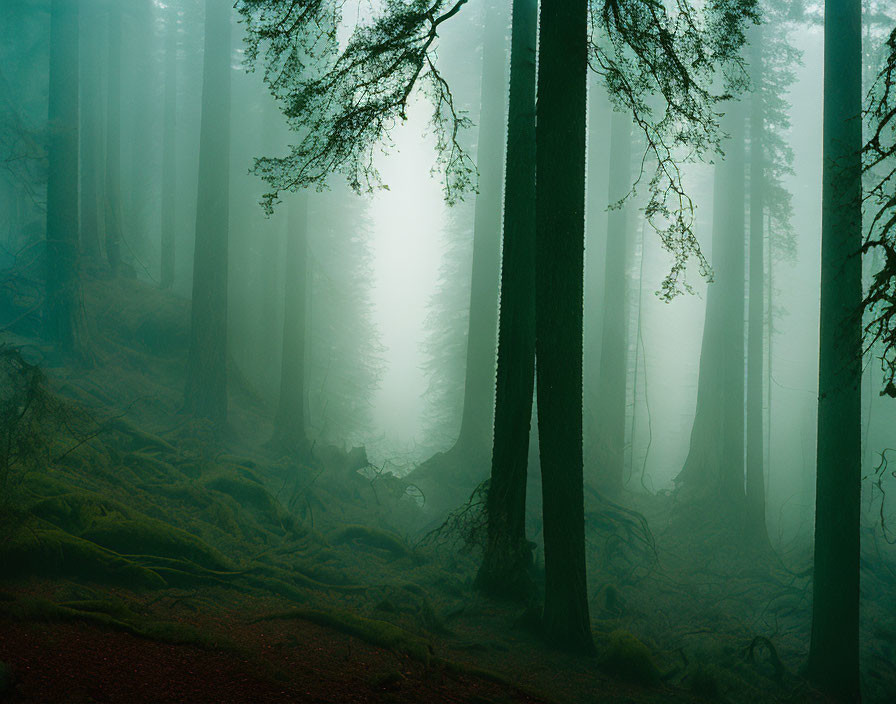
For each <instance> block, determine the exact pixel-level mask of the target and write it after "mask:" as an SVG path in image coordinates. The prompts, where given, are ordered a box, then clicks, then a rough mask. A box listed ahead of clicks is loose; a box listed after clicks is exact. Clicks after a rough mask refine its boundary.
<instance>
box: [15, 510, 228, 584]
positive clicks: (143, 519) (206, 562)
mask: <svg viewBox="0 0 896 704" xmlns="http://www.w3.org/2000/svg"><path fill="white" fill-rule="evenodd" d="M31 513H32V514H34V515H35V516H38V517H40V518H43V519H44V520H46V521H49V522H50V523H52V524H53V525H55V526H57V527H59V528H62V529H63V530H65V531H68V532H70V533H72V534H73V535H76V536H77V537H80V538H84V539H85V540H89V541H91V542H94V543H96V544H97V545H101V546H102V547H105V548H109V549H110V550H115V551H116V552H119V553H125V554H132V555H143V554H147V553H156V554H159V555H163V556H167V557H180V558H185V559H188V560H191V561H193V562H196V563H197V564H200V565H203V566H205V567H209V568H212V569H230V568H231V564H230V561H229V560H228V559H227V558H226V557H224V555H222V554H221V553H220V552H218V551H217V550H215V549H214V548H212V547H211V546H209V545H208V544H206V543H205V542H203V541H202V540H200V539H199V538H197V537H196V536H194V535H192V534H191V533H187V532H186V531H184V530H181V529H180V528H175V527H174V526H171V525H170V524H168V523H165V522H164V521H161V520H158V519H155V518H150V517H149V516H146V515H145V514H142V513H140V512H139V511H135V510H133V509H131V508H128V507H127V506H124V505H123V504H121V503H119V502H117V501H114V500H112V499H107V498H104V497H101V496H99V495H98V494H93V493H91V492H73V493H69V494H62V495H60V496H54V497H52V498H49V499H44V500H43V501H41V502H39V503H37V504H36V505H35V506H33V507H32V508H31Z"/></svg>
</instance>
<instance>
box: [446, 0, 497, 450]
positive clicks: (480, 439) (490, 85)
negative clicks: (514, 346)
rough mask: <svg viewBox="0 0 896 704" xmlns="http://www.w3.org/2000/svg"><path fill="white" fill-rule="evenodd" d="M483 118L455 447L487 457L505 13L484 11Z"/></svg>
mask: <svg viewBox="0 0 896 704" xmlns="http://www.w3.org/2000/svg"><path fill="white" fill-rule="evenodd" d="M485 12H486V17H485V30H484V41H483V50H482V87H481V108H480V114H479V140H478V143H479V146H478V148H477V154H476V162H477V166H478V168H479V194H478V195H477V196H476V207H475V213H474V225H473V272H472V278H471V288H470V321H469V328H468V335H467V366H466V373H465V379H464V410H463V414H462V416H461V426H460V433H459V435H458V441H457V443H456V445H457V447H458V448H460V449H462V450H463V451H465V452H470V453H472V454H473V455H477V454H480V453H481V454H487V453H488V448H489V445H490V443H491V440H492V420H493V417H494V413H493V411H494V404H495V396H494V389H495V354H496V343H497V324H498V279H499V271H500V250H501V176H502V170H501V167H502V164H503V151H504V149H503V145H504V106H505V102H504V95H505V91H506V62H507V61H506V59H507V57H506V53H505V51H504V36H505V35H504V32H505V27H504V22H503V17H504V14H503V12H501V11H499V10H498V6H497V5H496V4H495V3H493V2H489V3H488V4H487V6H486V10H485Z"/></svg>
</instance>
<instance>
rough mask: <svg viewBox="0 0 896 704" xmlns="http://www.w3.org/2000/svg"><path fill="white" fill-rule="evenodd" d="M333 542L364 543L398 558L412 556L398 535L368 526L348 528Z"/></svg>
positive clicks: (338, 533) (351, 526) (340, 532)
mask: <svg viewBox="0 0 896 704" xmlns="http://www.w3.org/2000/svg"><path fill="white" fill-rule="evenodd" d="M333 542H334V543H336V544H337V545H338V544H341V543H347V542H355V543H364V544H365V545H370V546H371V547H375V548H379V549H381V550H386V551H387V552H390V553H392V554H393V555H395V556H396V557H405V556H409V555H411V554H412V553H411V550H410V548H409V547H408V546H407V545H406V544H405V543H404V541H403V540H402V539H401V538H399V537H398V536H397V535H395V534H393V533H389V532H387V531H384V530H379V529H378V528H369V527H368V526H359V525H350V526H346V527H345V528H343V529H342V530H340V531H338V532H337V533H336V535H335V536H334V538H333Z"/></svg>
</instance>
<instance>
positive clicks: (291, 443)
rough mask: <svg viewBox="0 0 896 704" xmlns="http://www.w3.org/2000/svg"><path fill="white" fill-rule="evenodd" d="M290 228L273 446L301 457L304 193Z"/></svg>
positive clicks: (295, 197)
mask: <svg viewBox="0 0 896 704" xmlns="http://www.w3.org/2000/svg"><path fill="white" fill-rule="evenodd" d="M288 229H289V231H288V233H287V240H286V288H285V305H284V314H283V316H284V317H283V356H282V359H281V362H280V364H281V368H280V401H279V404H278V406H277V416H276V418H275V419H274V437H273V443H274V444H275V445H277V446H278V447H280V448H282V449H285V450H288V451H290V452H295V453H298V454H301V453H303V452H305V451H306V450H307V434H306V430H305V402H306V395H305V393H306V392H305V337H306V329H307V327H306V323H305V320H306V310H307V307H308V303H307V300H306V299H307V294H308V288H309V287H308V232H307V230H308V195H307V194H306V193H304V192H302V193H295V194H290V197H289V222H288Z"/></svg>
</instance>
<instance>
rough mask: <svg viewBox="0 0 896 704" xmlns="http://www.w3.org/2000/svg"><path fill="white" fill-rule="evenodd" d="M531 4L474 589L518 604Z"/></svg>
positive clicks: (522, 14)
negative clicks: (483, 534) (481, 547)
mask: <svg viewBox="0 0 896 704" xmlns="http://www.w3.org/2000/svg"><path fill="white" fill-rule="evenodd" d="M537 13H538V2H537V0H514V2H513V30H512V35H511V49H510V103H509V108H508V115H509V117H508V130H507V167H506V171H505V176H504V178H505V181H504V183H505V196H504V250H503V263H502V267H501V309H500V318H499V330H498V381H497V394H496V403H495V434H494V445H493V452H492V474H491V483H490V485H489V491H488V498H487V502H486V509H487V512H488V535H487V542H486V548H485V555H484V556H483V560H482V566H481V567H480V569H479V575H478V577H477V582H478V584H479V586H480V587H482V588H483V589H484V590H485V591H487V592H489V593H491V594H495V595H499V596H509V597H525V596H526V595H528V594H529V592H530V591H531V581H530V577H529V567H530V564H531V561H532V551H531V549H530V547H529V544H528V542H527V541H526V526H525V521H526V476H527V461H528V455H529V431H530V422H531V419H532V394H533V392H534V385H535V50H536V40H537V27H538V14H537Z"/></svg>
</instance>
